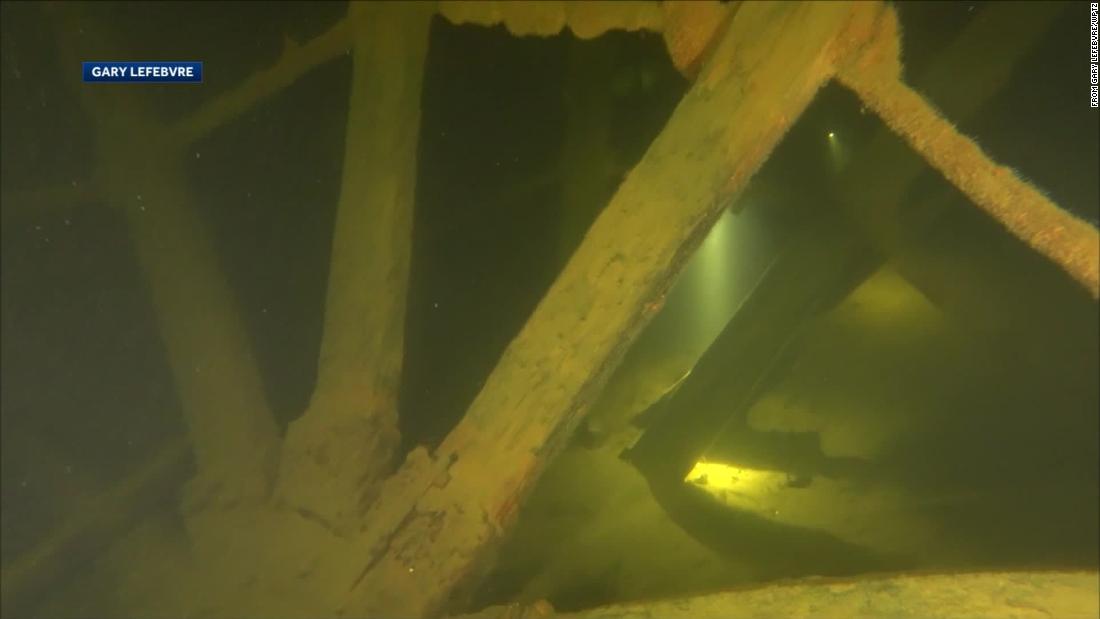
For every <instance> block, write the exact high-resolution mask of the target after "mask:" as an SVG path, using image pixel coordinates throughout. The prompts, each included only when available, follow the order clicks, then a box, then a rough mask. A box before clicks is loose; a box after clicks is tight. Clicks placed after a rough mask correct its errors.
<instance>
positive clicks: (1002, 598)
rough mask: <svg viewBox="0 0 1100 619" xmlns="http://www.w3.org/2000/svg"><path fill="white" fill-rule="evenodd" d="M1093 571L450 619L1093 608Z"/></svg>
mask: <svg viewBox="0 0 1100 619" xmlns="http://www.w3.org/2000/svg"><path fill="white" fill-rule="evenodd" d="M1098 594H1100V578H1098V576H1097V573H1096V572H977V573H957V574H900V575H892V576H883V577H879V578H860V579H858V580H840V579H835V580H834V579H817V578H815V579H811V580H799V581H792V582H784V583H777V584H771V585H766V586H763V587H753V588H744V589H737V590H733V591H726V592H723V593H714V594H711V595H703V596H698V597H691V598H682V599H675V600H660V601H650V602H635V603H631V604H615V605H612V606H602V607H600V608H593V609H591V610H583V611H580V612H575V613H562V614H554V613H553V612H552V609H549V608H548V607H547V606H546V605H545V604H540V605H533V606H530V607H517V606H500V607H492V608H487V609H485V610H483V611H481V612H478V613H475V614H472V615H463V616H461V617H454V618H453V619H549V618H557V619H764V618H767V617H788V618H790V619H803V618H805V619H810V618H813V619H878V618H880V617H894V618H897V619H908V618H913V619H916V618H920V619H981V618H984V617H1019V618H1023V617H1059V618H1061V619H1086V618H1087V617H1096V616H1097V614H1100V604H1098V603H1097V600H1098V599H1100V595H1098Z"/></svg>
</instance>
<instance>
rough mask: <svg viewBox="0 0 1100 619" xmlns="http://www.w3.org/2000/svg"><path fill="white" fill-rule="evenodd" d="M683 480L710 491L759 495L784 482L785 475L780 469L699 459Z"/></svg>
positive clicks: (785, 479)
mask: <svg viewBox="0 0 1100 619" xmlns="http://www.w3.org/2000/svg"><path fill="white" fill-rule="evenodd" d="M684 481H686V482H688V483H692V484H695V485H696V486H701V487H704V488H706V489H707V490H708V491H710V492H721V491H723V490H726V491H735V492H740V493H743V494H756V495H759V494H762V493H764V492H768V491H770V490H771V489H772V488H773V487H775V486H777V485H780V486H782V485H784V484H786V481H787V476H786V474H785V473H782V472H780V471H769V470H765V469H752V468H748V467H744V466H734V465H732V464H725V463H722V462H707V461H705V460H700V461H699V462H696V463H695V466H694V467H692V469H691V472H690V473H688V474H687V476H686V477H684Z"/></svg>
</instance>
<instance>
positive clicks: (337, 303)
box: [278, 2, 432, 531]
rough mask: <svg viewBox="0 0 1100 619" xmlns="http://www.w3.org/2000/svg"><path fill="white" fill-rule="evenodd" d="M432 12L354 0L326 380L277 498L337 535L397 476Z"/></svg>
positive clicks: (323, 359)
mask: <svg viewBox="0 0 1100 619" xmlns="http://www.w3.org/2000/svg"><path fill="white" fill-rule="evenodd" d="M431 17H432V6H431V5H430V4H427V3H417V2H380V3H352V4H351V5H349V17H348V19H349V20H350V23H351V25H352V28H353V37H354V39H355V53H354V60H353V62H354V65H353V69H352V78H351V95H350V101H349V105H348V119H347V131H346V133H345V136H346V137H345V140H346V145H345V153H344V172H343V180H342V185H341V188H340V199H339V203H338V205H337V210H336V223H335V229H334V231H333V241H332V258H331V261H330V263H329V278H328V294H327V297H326V300H325V323H324V334H323V336H322V340H321V354H320V359H319V360H318V367H317V384H316V386H315V388H314V393H313V397H312V400H311V402H310V406H309V409H308V410H307V411H306V413H305V414H304V415H303V416H302V417H301V418H299V419H298V420H297V421H295V422H294V423H292V424H291V426H290V429H289V430H288V432H287V438H286V441H285V444H284V448H283V453H282V459H281V462H280V475H279V487H278V494H279V498H280V499H281V500H283V501H285V502H287V503H289V504H290V505H291V506H293V507H294V508H296V509H299V510H305V511H306V512H308V513H310V514H313V516H314V517H317V518H320V519H321V520H323V521H324V522H325V523H326V524H327V525H328V526H330V527H332V528H333V529H335V530H340V531H344V530H346V529H347V528H348V527H350V526H352V525H353V524H356V523H357V522H358V519H359V518H360V517H361V516H362V515H363V513H364V512H365V510H366V507H367V506H368V505H369V504H370V503H371V502H372V501H373V499H374V497H375V494H376V490H377V485H378V481H379V480H381V479H382V478H383V477H384V476H385V475H386V474H388V473H389V472H390V467H391V462H392V460H393V454H394V450H395V449H396V447H397V443H398V440H399V434H398V430H397V390H398V386H399V382H400V381H399V376H400V372H401V362H402V358H403V352H404V336H405V299H406V292H407V289H408V275H409V252H410V248H411V244H412V215H413V200H414V190H415V186H416V152H417V143H418V136H419V130H420V86H421V82H422V76H423V72H424V59H425V57H426V55H427V51H428V26H429V23H430V21H431Z"/></svg>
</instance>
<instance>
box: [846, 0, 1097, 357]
mask: <svg viewBox="0 0 1100 619" xmlns="http://www.w3.org/2000/svg"><path fill="white" fill-rule="evenodd" d="M1063 10H1064V7H1063V6H1062V5H1058V4H1044V5H1024V4H1017V3H999V4H991V5H988V6H986V7H985V8H983V9H982V10H981V11H980V12H978V13H977V15H976V16H975V17H974V19H972V20H971V21H970V22H969V23H968V25H967V27H966V28H964V29H963V30H962V31H961V32H960V34H959V36H958V37H957V38H956V39H955V40H954V41H953V42H952V43H951V44H950V45H948V46H947V47H945V48H944V49H943V50H942V51H941V52H940V53H939V54H938V56H937V58H936V59H935V61H934V62H933V63H932V64H931V65H929V67H928V69H926V70H925V71H924V72H922V73H921V74H919V75H916V76H914V77H913V78H912V81H913V83H914V84H916V85H919V87H920V88H921V89H922V90H923V92H925V93H926V94H927V96H929V97H930V98H931V99H932V100H934V101H935V102H936V103H937V105H938V106H939V107H940V109H942V110H943V112H944V114H945V115H946V116H947V117H949V118H951V119H952V120H953V121H954V122H956V123H966V122H968V121H969V120H970V119H971V118H973V117H974V116H976V115H977V114H978V113H979V112H980V110H981V109H982V106H983V105H986V104H987V103H989V102H990V101H991V100H993V99H994V98H995V97H996V95H997V93H998V92H999V91H1000V90H1001V89H1002V88H1003V87H1004V85H1005V83H1006V82H1007V81H1008V79H1009V77H1010V76H1011V73H1012V70H1013V68H1014V67H1015V66H1016V64H1017V63H1018V62H1019V60H1020V59H1021V58H1022V57H1023V56H1024V55H1025V54H1026V53H1027V52H1028V51H1029V50H1030V49H1032V48H1033V47H1034V45H1035V44H1036V43H1037V42H1038V41H1039V40H1040V38H1041V37H1042V36H1043V34H1044V33H1045V32H1047V30H1048V28H1049V26H1050V24H1051V23H1052V22H1053V21H1054V20H1055V19H1056V18H1057V17H1058V16H1059V15H1060V14H1061V12H1062V11H1063ZM1003 32H1012V33H1013V44H1012V45H1006V46H1004V47H1003V48H1002V49H1000V50H998V51H997V53H992V52H991V51H989V50H988V41H990V40H994V39H996V38H997V37H999V36H1001V33H1003ZM960 75H963V76H966V79H963V80H960V79H959V76H960ZM924 170H926V164H925V163H924V161H923V160H922V159H920V158H919V157H917V156H914V155H913V154H912V152H911V151H910V150H909V149H908V148H907V146H906V145H905V143H903V142H901V141H899V140H898V139H897V137H896V136H894V135H893V134H892V133H891V132H890V131H889V130H887V129H885V128H884V129H882V130H880V131H879V132H878V133H877V134H876V135H875V136H874V137H873V138H872V139H871V141H870V142H869V143H868V144H867V145H866V147H865V148H861V149H860V150H859V152H857V153H856V154H855V157H854V159H853V161H852V162H851V164H850V165H849V166H848V167H847V168H846V169H845V170H844V172H843V173H842V174H841V176H840V178H839V179H838V180H837V182H836V185H835V188H834V191H833V192H832V197H833V201H834V202H835V204H836V206H837V207H839V208H840V209H842V210H843V212H844V213H845V214H846V215H847V216H849V217H851V218H852V219H853V221H855V222H856V223H857V225H858V226H859V227H860V229H861V230H862V232H863V234H864V235H865V236H866V238H867V239H868V241H870V242H871V243H872V244H873V245H874V246H875V247H876V248H877V249H878V250H879V251H881V252H882V253H883V254H884V255H886V256H888V257H889V258H890V260H891V261H892V263H893V265H894V267H895V268H896V269H897V270H898V272H899V273H901V274H902V275H903V276H904V277H905V278H906V279H907V280H909V281H910V282H911V283H912V284H913V285H914V286H915V287H916V288H918V289H919V290H920V291H921V292H922V293H923V294H924V295H925V296H926V297H928V298H929V299H930V300H931V301H932V302H933V303H935V304H936V305H937V306H938V307H939V308H940V309H942V310H944V311H946V312H948V313H949V314H950V315H951V316H952V317H953V318H954V319H955V320H958V321H959V322H960V323H961V324H964V325H966V326H967V328H969V329H972V330H973V332H975V333H983V334H987V335H990V336H992V338H993V339H994V340H997V341H1000V342H1002V343H1003V344H1004V345H1008V346H1012V347H1015V348H1017V349H1020V348H1021V347H1023V348H1025V349H1027V348H1032V349H1034V350H1035V352H1033V353H1029V354H1031V355H1032V356H1034V358H1035V359H1037V360H1038V359H1042V358H1046V357H1047V356H1048V355H1050V354H1055V355H1057V356H1059V357H1064V356H1066V355H1074V354H1075V353H1072V352H1070V351H1073V350H1077V349H1079V347H1080V346H1082V345H1084V346H1088V345H1087V344H1086V342H1089V341H1095V337H1091V338H1090V337H1087V336H1082V333H1093V334H1095V333H1096V330H1097V325H1096V319H1095V304H1094V303H1091V302H1089V301H1091V299H1088V297H1087V296H1086V295H1087V294H1088V293H1087V292H1086V291H1085V290H1083V289H1082V288H1080V287H1079V286H1078V285H1077V284H1076V283H1075V282H1074V280H1072V279H1070V277H1068V276H1066V277H1059V274H1058V273H1057V272H1056V271H1055V269H1058V268H1061V267H1060V266H1059V265H1055V264H1054V263H1049V264H1048V263H1046V261H1045V260H1041V259H1040V260H1036V259H1034V257H1035V254H1033V253H1032V252H1031V250H1030V248H1029V247H1026V246H1025V245H1024V244H1023V243H1013V242H1006V241H1010V240H1011V239H1006V238H1002V237H1007V236H1008V232H1009V231H1007V230H1002V229H1000V226H996V225H988V226H986V225H980V222H979V221H978V220H980V219H983V218H984V217H985V216H984V214H982V213H981V212H980V211H978V210H977V209H960V208H958V203H957V201H952V200H950V199H949V198H947V197H946V195H944V193H940V194H936V195H934V196H932V197H931V198H930V199H927V200H923V201H921V202H920V203H919V204H911V205H908V206H906V199H905V198H906V196H907V195H910V193H911V191H912V188H913V186H914V184H915V182H916V181H917V180H918V179H919V178H920V175H921V174H922V173H923V172H924ZM970 210H973V212H972V213H971V212H969V211H970ZM943 230H950V231H951V232H950V234H944V233H942V232H940V233H937V231H943ZM1022 282H1026V283H1027V287H1028V289H1027V290H1026V291H1021V289H1020V287H1021V283H1022ZM1082 329H1084V331H1082ZM1039 351H1042V352H1039Z"/></svg>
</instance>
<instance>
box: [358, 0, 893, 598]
mask: <svg viewBox="0 0 1100 619" xmlns="http://www.w3.org/2000/svg"><path fill="white" fill-rule="evenodd" d="M882 12H883V6H882V5H881V4H880V3H864V2H857V3H847V2H833V3H786V2H759V3H750V4H747V5H745V6H744V7H742V8H741V9H740V10H739V11H738V12H737V14H736V16H735V17H734V19H733V21H732V22H731V24H730V27H729V28H728V29H727V31H726V32H725V33H723V35H722V38H721V40H720V43H719V44H718V45H717V46H716V48H715V51H714V54H713V56H712V60H711V61H710V62H709V63H708V64H707V65H706V66H705V67H704V69H703V71H702V73H701V74H700V77H699V79H698V80H697V81H696V83H695V86H694V87H693V88H692V89H691V90H690V91H689V92H688V93H687V95H686V96H685V97H684V99H683V100H682V102H681V103H680V105H679V106H678V107H677V109H676V111H675V112H674V114H673V115H672V117H671V118H670V120H669V122H668V124H667V126H666V128H665V129H664V131H663V132H662V133H661V134H660V135H659V136H658V137H657V139H656V140H655V141H654V142H653V144H652V145H651V147H650V149H649V151H648V152H647V154H646V155H645V157H644V158H643V160H642V161H641V162H640V163H639V164H638V166H637V167H636V168H635V169H634V170H633V171H632V172H631V173H630V175H629V176H628V177H627V178H626V180H625V181H624V183H623V184H622V186H621V187H620V188H619V189H618V191H617V193H616V194H615V196H614V198H613V199H612V200H611V203H610V204H609V205H608V206H607V208H606V209H604V211H603V213H602V214H601V216H600V217H599V219H597V221H596V222H595V224H594V225H593V226H592V228H591V229H590V231H589V232H588V235H587V236H586V238H585V240H584V242H583V243H582V244H581V246H580V248H579V249H578V250H577V252H576V253H575V254H574V255H573V257H572V258H571V260H570V261H569V263H568V264H567V266H566V267H565V269H564V270H563V272H562V274H561V275H560V276H559V278H558V279H557V281H556V282H555V283H554V284H553V286H552V287H551V289H550V290H549V292H548V293H547V295H546V296H545V298H544V299H543V300H542V302H541V303H540V304H539V306H538V307H537V308H536V309H535V312H534V313H533V315H532V316H531V318H530V320H529V321H528V323H527V324H526V325H525V326H524V328H523V329H522V330H521V331H520V333H519V334H518V335H517V337H516V338H515V339H514V340H513V341H512V343H511V344H510V345H509V347H508V348H507V350H506V351H505V352H504V354H503V356H502V357H501V359H500V361H499V362H498V364H497V366H496V368H495V369H494V370H493V372H492V374H491V375H490V376H489V379H488V380H487V382H486V384H485V386H484V388H483V389H482V391H481V393H480V394H479V395H478V396H477V398H476V399H475V401H474V402H473V404H472V405H471V407H470V409H469V411H468V412H467V414H466V416H465V418H464V419H463V421H462V422H461V423H460V424H459V426H458V427H457V428H456V429H455V430H454V431H453V432H452V433H451V434H450V435H449V436H448V437H447V439H446V440H445V441H444V442H443V444H442V445H441V446H440V447H439V449H438V450H437V452H436V453H435V454H434V457H433V456H428V455H427V454H426V452H424V451H423V450H417V451H414V452H412V454H411V456H410V458H409V459H408V460H407V462H406V463H405V465H404V466H403V467H402V468H401V470H399V471H398V473H397V474H396V475H395V476H394V477H393V478H392V479H391V480H389V481H388V482H387V483H386V485H385V488H384V490H383V493H382V495H381V500H380V501H379V502H378V503H377V504H376V507H375V509H374V510H373V511H372V512H371V513H369V514H368V517H367V520H366V522H365V526H364V531H365V533H364V534H363V535H362V537H361V539H360V540H359V542H358V543H359V545H360V546H361V547H363V548H365V549H367V550H366V556H365V557H364V559H363V561H362V563H361V565H362V567H361V568H360V569H358V570H354V572H356V573H353V574H349V576H350V577H351V578H350V580H349V582H348V586H349V588H350V591H349V594H348V596H347V599H346V600H344V603H343V604H342V607H341V611H342V612H344V613H346V614H348V615H356V616H363V615H366V616H392V617H422V616H429V615H431V614H434V613H436V612H438V611H439V610H440V609H441V607H442V606H443V605H444V603H445V601H446V600H447V599H448V597H449V596H451V595H452V594H453V593H454V592H455V591H456V589H459V590H461V589H462V585H464V584H467V583H470V582H472V581H475V580H477V578H478V576H479V573H478V572H477V569H475V568H478V567H483V564H484V563H485V562H484V561H479V559H482V558H484V556H485V553H486V552H488V551H490V550H491V549H492V548H493V546H494V542H496V541H497V540H499V539H500V537H501V533H502V532H503V531H504V530H505V529H506V528H507V527H508V526H509V525H510V524H511V523H512V522H513V520H514V519H515V517H516V512H517V508H518V506H519V505H520V504H521V503H522V500H523V498H524V497H525V495H526V494H527V491H528V490H529V489H530V488H531V486H532V485H533V483H534V482H535V480H536V479H537V478H538V477H539V475H540V474H541V472H542V469H543V467H544V466H545V464H546V463H547V462H548V461H549V460H550V459H552V458H553V457H554V456H555V455H556V454H557V453H558V452H559V451H560V450H561V449H562V447H563V446H564V443H565V441H566V439H567V438H568V437H569V436H570V434H571V433H572V430H573V428H574V427H575V425H576V424H577V423H578V422H579V420H580V418H581V417H582V415H583V413H584V411H585V410H586V409H587V407H588V406H589V404H590V403H591V401H592V400H593V398H594V397H595V396H596V394H597V393H598V392H599V390H600V387H601V386H602V384H603V382H604V381H605V380H606V378H607V376H608V375H609V373H610V372H611V371H612V370H613V368H614V367H615V366H616V364H617V363H618V362H619V359H620V358H621V356H622V354H623V352H624V351H625V350H626V348H627V347H628V346H629V345H630V343H631V341H632V340H633V339H634V337H635V336H636V335H637V334H638V332H639V331H640V330H641V328H642V326H643V325H644V324H645V323H646V322H647V320H648V319H649V318H650V316H651V315H652V313H653V311H654V308H655V304H654V301H656V300H658V299H659V298H660V297H662V295H664V293H665V292H666V291H667V290H668V289H669V287H670V286H671V284H672V282H673V279H674V277H675V276H676V274H677V273H678V272H679V270H680V268H681V266H682V265H683V263H684V262H685V261H686V259H687V258H688V257H689V256H690V255H691V253H692V251H693V250H694V249H695V248H696V247H697V246H698V244H699V242H700V241H701V239H702V238H703V237H704V236H705V234H706V232H707V231H708V229H709V228H710V226H711V225H712V224H713V222H714V221H715V220H716V219H717V218H718V216H719V215H720V214H721V213H722V211H723V210H724V209H725V208H726V206H728V205H729V203H730V202H731V200H732V199H733V198H734V197H735V196H736V195H737V194H738V193H739V192H740V191H741V190H742V188H743V187H744V186H745V184H746V183H747V182H748V180H749V178H750V177H751V176H752V175H753V174H754V173H755V172H756V170H757V169H758V168H759V167H760V166H761V165H762V164H763V162H764V161H765V160H766V159H767V157H768V155H769V154H770V152H771V151H772V149H773V148H774V147H775V145H776V144H777V143H778V141H779V140H780V138H781V137H782V136H783V135H784V134H785V133H786V131H787V130H788V129H789V128H790V126H791V124H792V123H793V122H794V121H795V120H796V119H797V118H798V116H799V115H800V114H801V112H802V111H803V109H804V108H805V107H806V105H807V104H808V103H809V102H810V100H811V99H812V97H813V95H814V94H815V93H816V92H817V90H818V88H820V86H821V85H822V84H823V83H825V82H826V81H827V80H828V79H829V78H830V77H831V76H832V74H833V67H834V65H835V62H836V60H837V59H838V58H842V57H846V56H847V55H848V54H849V53H850V51H851V49H852V48H854V47H856V46H858V45H860V44H861V43H862V41H863V40H865V38H866V37H867V36H868V33H869V32H871V30H872V28H873V27H874V25H875V21H876V19H878V18H879V17H880V15H881V14H882Z"/></svg>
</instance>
